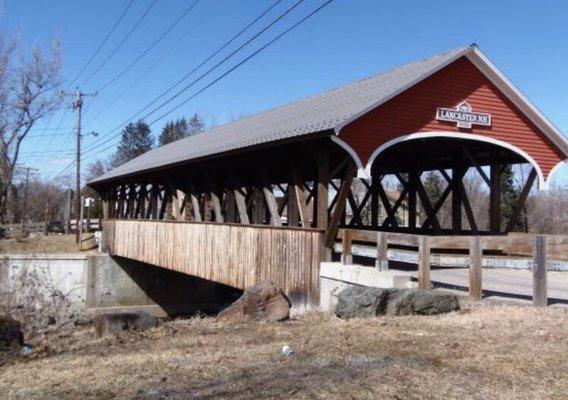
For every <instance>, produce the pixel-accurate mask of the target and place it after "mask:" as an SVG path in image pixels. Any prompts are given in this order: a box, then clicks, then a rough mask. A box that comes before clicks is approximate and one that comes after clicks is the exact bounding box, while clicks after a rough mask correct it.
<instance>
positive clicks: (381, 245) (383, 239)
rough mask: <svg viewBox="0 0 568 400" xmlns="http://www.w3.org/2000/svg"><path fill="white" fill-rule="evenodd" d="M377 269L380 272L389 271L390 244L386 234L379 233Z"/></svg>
mask: <svg viewBox="0 0 568 400" xmlns="http://www.w3.org/2000/svg"><path fill="white" fill-rule="evenodd" d="M375 267H377V268H378V269H379V270H380V271H388V269H389V259H388V242H387V234H386V233H385V232H377V261H375Z"/></svg>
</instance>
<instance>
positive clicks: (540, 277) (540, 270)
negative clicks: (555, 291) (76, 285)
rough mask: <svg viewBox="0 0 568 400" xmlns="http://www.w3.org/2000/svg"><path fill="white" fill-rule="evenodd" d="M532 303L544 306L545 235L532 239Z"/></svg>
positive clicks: (545, 304)
mask: <svg viewBox="0 0 568 400" xmlns="http://www.w3.org/2000/svg"><path fill="white" fill-rule="evenodd" d="M533 305H534V306H535V307H546V306H547V305H548V297H547V293H546V236H543V235H535V237H534V239H533Z"/></svg>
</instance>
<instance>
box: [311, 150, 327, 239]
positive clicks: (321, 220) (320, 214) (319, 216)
mask: <svg viewBox="0 0 568 400" xmlns="http://www.w3.org/2000/svg"><path fill="white" fill-rule="evenodd" d="M329 177H330V173H329V151H328V150H327V149H323V150H322V151H321V152H320V153H319V154H318V158H317V187H316V202H315V204H316V213H315V216H316V218H315V219H316V227H318V228H320V229H326V228H327V224H328V222H329V216H328V213H327V207H328V202H329V192H328V191H329Z"/></svg>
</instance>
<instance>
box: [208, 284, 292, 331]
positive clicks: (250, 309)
mask: <svg viewBox="0 0 568 400" xmlns="http://www.w3.org/2000/svg"><path fill="white" fill-rule="evenodd" d="M288 318H290V301H289V300H288V298H287V297H286V295H285V294H284V292H282V290H281V289H280V288H278V287H277V286H276V285H274V283H273V282H271V281H264V282H261V283H259V284H257V285H254V286H251V287H250V288H248V289H247V290H245V292H244V293H243V295H242V296H241V297H239V299H238V300H237V301H235V302H234V303H233V304H231V305H230V306H229V307H227V308H226V309H224V310H223V311H221V312H220V313H219V315H218V316H217V320H218V321H232V322H239V321H249V320H255V321H267V322H275V321H283V320H286V319H288Z"/></svg>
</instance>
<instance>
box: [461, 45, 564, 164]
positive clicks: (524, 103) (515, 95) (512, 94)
mask: <svg viewBox="0 0 568 400" xmlns="http://www.w3.org/2000/svg"><path fill="white" fill-rule="evenodd" d="M466 57H467V58H468V59H469V60H470V61H471V62H472V63H473V64H474V65H475V66H476V67H477V68H478V69H479V70H480V71H481V72H483V74H484V75H485V76H486V77H487V78H488V79H489V80H490V81H491V82H492V83H493V84H494V85H495V86H497V88H499V90H501V91H502V92H503V94H505V96H506V97H507V98H508V99H509V100H510V101H511V102H512V103H513V104H514V105H515V106H516V107H518V108H519V109H520V110H521V111H522V112H523V113H524V114H525V115H526V116H527V117H528V118H529V120H530V121H531V122H532V123H534V124H535V125H536V126H537V127H538V128H539V129H540V130H541V131H542V132H543V133H544V134H545V135H546V137H548V139H550V141H551V142H552V143H554V144H555V145H556V146H557V147H558V148H559V149H560V151H562V153H563V154H564V156H565V157H567V158H568V139H567V138H566V136H564V135H563V134H562V132H560V130H559V129H558V128H556V126H554V124H552V122H550V121H549V120H548V119H547V118H546V117H545V116H544V114H543V113H542V112H540V110H539V109H538V108H537V107H536V106H535V105H534V104H532V103H531V102H530V101H529V99H527V98H526V97H525V95H523V93H522V92H521V91H520V90H519V89H517V88H516V87H515V86H514V85H513V84H512V83H511V82H510V81H509V80H508V79H507V77H506V76H505V75H504V74H503V73H502V72H501V71H500V70H499V69H498V68H497V67H496V66H495V65H494V64H493V63H492V62H491V61H489V59H488V58H487V57H486V56H485V55H484V54H483V53H482V52H481V51H480V50H479V49H478V48H477V47H475V48H474V49H473V51H471V52H469V53H468V54H467V55H466Z"/></svg>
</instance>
